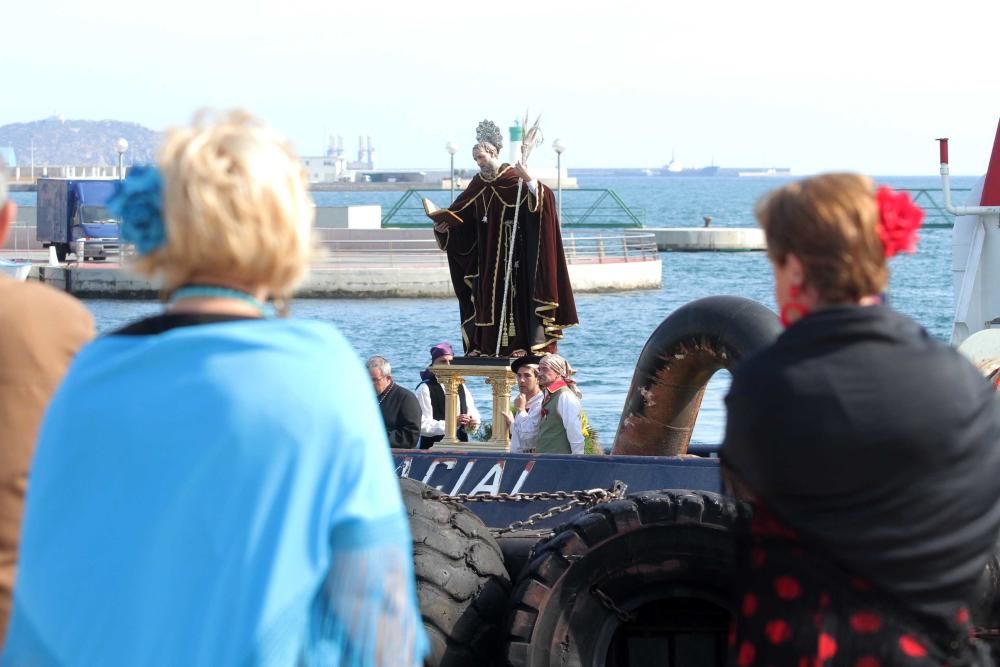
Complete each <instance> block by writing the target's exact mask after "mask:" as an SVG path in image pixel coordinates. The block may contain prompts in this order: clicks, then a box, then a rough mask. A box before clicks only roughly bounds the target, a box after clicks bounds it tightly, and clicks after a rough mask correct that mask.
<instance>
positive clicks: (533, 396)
mask: <svg viewBox="0 0 1000 667" xmlns="http://www.w3.org/2000/svg"><path fill="white" fill-rule="evenodd" d="M540 360H541V357H538V356H535V355H531V356H527V357H521V358H519V359H515V360H514V362H513V363H512V364H511V365H510V369H511V370H512V371H514V374H515V375H516V376H517V388H518V389H519V390H520V393H519V394H518V395H517V397H516V398H515V399H514V415H513V417H511V416H510V415H508V414H505V415H504V416H505V417H507V420H508V425H509V427H510V451H511V452H522V453H525V454H530V453H532V452H534V451H535V447H536V446H537V444H538V420H539V418H540V417H541V413H542V390H541V388H540V387H539V386H538V362H539V361H540Z"/></svg>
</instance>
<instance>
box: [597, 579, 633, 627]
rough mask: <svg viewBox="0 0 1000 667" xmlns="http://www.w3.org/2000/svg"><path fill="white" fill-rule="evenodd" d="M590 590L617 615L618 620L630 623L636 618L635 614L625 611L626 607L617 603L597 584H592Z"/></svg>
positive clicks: (606, 607)
mask: <svg viewBox="0 0 1000 667" xmlns="http://www.w3.org/2000/svg"><path fill="white" fill-rule="evenodd" d="M590 592H591V593H593V594H594V597H595V598H597V601H598V602H600V603H601V604H602V605H603V606H604V608H605V609H607V610H608V611H610V612H611V613H612V614H614V615H615V616H617V617H618V620H619V621H621V622H622V623H629V622H631V621H634V620H635V615H634V614H630V613H629V612H627V611H625V610H624V609H622V608H621V607H619V606H618V605H616V604H615V601H614V600H612V599H611V596H609V595H608V594H607V593H605V592H604V591H602V590H601V589H600V588H598V587H597V586H592V587H591V588H590Z"/></svg>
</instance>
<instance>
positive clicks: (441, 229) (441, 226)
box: [434, 220, 450, 234]
mask: <svg viewBox="0 0 1000 667" xmlns="http://www.w3.org/2000/svg"><path fill="white" fill-rule="evenodd" d="M449 226H450V225H449V224H448V222H447V221H445V220H442V221H440V222H435V223H434V231H435V232H438V233H439V234H444V233H445V232H447V231H448V227H449Z"/></svg>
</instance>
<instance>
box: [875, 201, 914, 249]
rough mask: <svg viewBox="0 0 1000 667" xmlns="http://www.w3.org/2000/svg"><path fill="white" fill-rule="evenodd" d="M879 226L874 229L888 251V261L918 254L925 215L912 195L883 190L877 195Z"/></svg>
mask: <svg viewBox="0 0 1000 667" xmlns="http://www.w3.org/2000/svg"><path fill="white" fill-rule="evenodd" d="M875 202H876V203H877V204H878V225H877V226H876V227H875V229H876V231H877V232H878V237H879V239H881V241H882V247H883V248H884V249H885V258H886V259H889V258H890V257H895V256H896V255H897V254H898V253H901V252H909V253H914V252H916V251H917V230H918V229H920V224H921V223H922V222H923V221H924V211H923V209H921V208H920V207H919V206H917V205H916V204H914V203H913V200H912V199H910V195H909V193H906V192H896V191H895V190H893V189H892V188H889V187H886V186H884V185H883V186H882V187H880V188H879V189H878V192H876V193H875Z"/></svg>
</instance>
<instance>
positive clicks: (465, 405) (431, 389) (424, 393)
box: [415, 343, 479, 449]
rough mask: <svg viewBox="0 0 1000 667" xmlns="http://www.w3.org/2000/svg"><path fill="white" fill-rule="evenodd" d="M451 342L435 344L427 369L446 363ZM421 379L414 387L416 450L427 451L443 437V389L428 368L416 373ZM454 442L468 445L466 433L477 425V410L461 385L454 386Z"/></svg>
mask: <svg viewBox="0 0 1000 667" xmlns="http://www.w3.org/2000/svg"><path fill="white" fill-rule="evenodd" d="M453 358H454V356H453V355H452V350H451V343H438V344H437V345H435V346H434V347H432V348H431V366H439V365H443V364H450V363H451V361H452V359H453ZM420 379H421V380H423V382H421V383H420V384H419V385H417V390H416V392H415V393H416V394H417V402H419V403H420V411H421V418H420V449H428V448H429V447H431V446H432V445H433V444H434V443H436V442H439V441H440V440H441V438H443V437H444V388H443V387H442V386H441V385H440V384H439V383H438V381H437V378H436V377H434V373H432V372H431V371H430V370H429V369H428V370H425V371H423V372H422V373H420ZM457 422H458V431H457V434H456V435H457V436H458V439H459V440H461V441H462V442H468V440H469V435H468V434H469V433H473V432H475V430H476V428H477V427H478V426H479V410H477V409H476V403H475V401H473V400H472V394H470V393H469V389H468V388H467V387H466V386H465V385H464V384H460V385H458V420H457Z"/></svg>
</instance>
